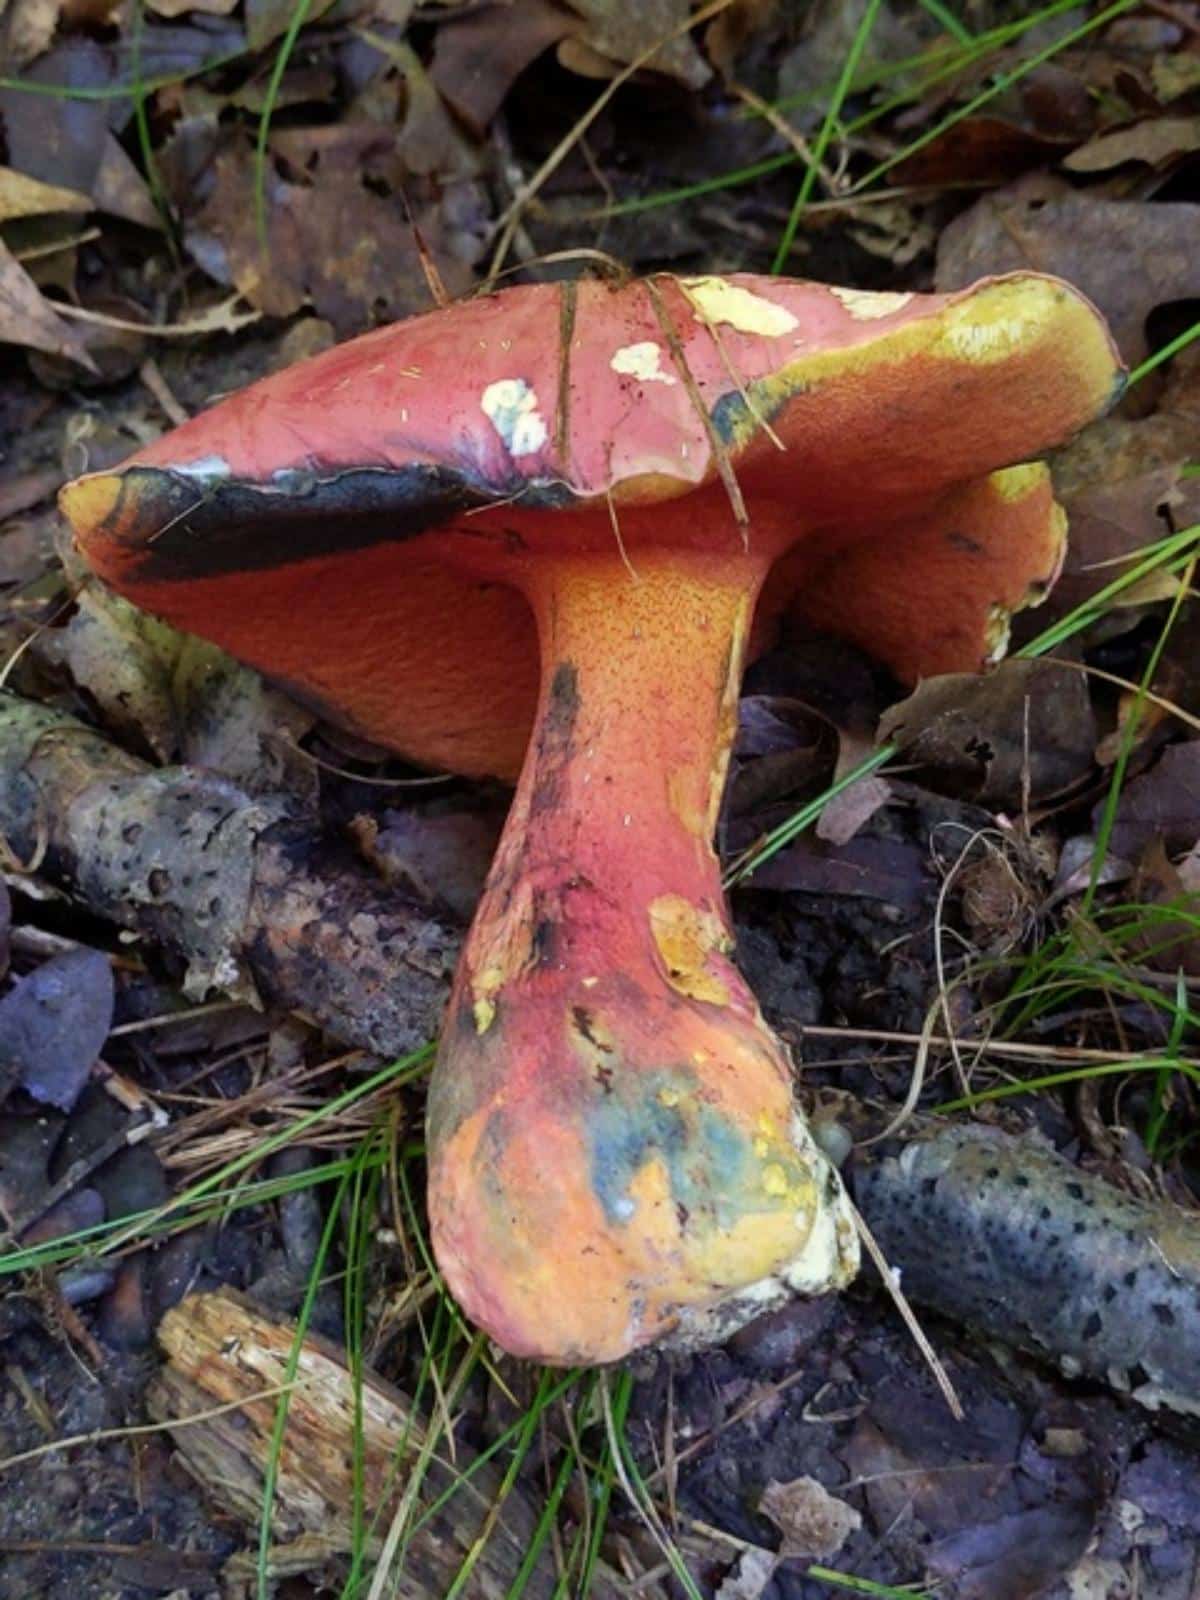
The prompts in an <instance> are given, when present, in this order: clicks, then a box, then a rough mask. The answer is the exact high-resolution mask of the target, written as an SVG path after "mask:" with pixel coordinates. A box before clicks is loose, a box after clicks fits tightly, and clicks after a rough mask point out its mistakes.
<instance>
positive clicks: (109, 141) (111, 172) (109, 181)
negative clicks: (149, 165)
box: [91, 133, 163, 228]
mask: <svg viewBox="0 0 1200 1600" xmlns="http://www.w3.org/2000/svg"><path fill="white" fill-rule="evenodd" d="M91 194H92V199H93V200H94V201H95V203H96V209H97V210H98V211H106V212H107V213H108V215H109V216H111V217H124V218H125V220H126V222H136V223H139V224H140V225H141V226H142V227H143V228H161V227H162V225H163V223H162V218H161V217H160V216H159V214H158V208H157V207H156V206H155V204H154V198H153V196H152V195H151V193H150V186H149V185H148V184H147V182H146V180H145V178H143V177H142V175H141V173H140V172H139V171H138V169H137V167H135V166H134V164H133V162H132V161H131V160H130V158H129V156H128V155H127V154H126V153H125V148H124V146H123V145H122V144H121V141H120V140H119V139H118V138H117V136H116V134H115V133H110V134H109V135H108V136H107V138H106V139H105V142H104V152H103V154H102V155H101V157H100V165H99V167H97V169H96V176H95V178H94V179H93V180H92V189H91Z"/></svg>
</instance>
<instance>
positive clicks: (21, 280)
mask: <svg viewBox="0 0 1200 1600" xmlns="http://www.w3.org/2000/svg"><path fill="white" fill-rule="evenodd" d="M0 344H16V345H21V346H22V347H23V348H24V349H26V350H44V351H45V352H46V354H47V355H53V356H66V357H67V358H68V359H69V360H71V361H75V362H77V363H78V364H79V365H80V366H81V367H84V368H85V369H86V370H87V371H88V372H94V371H95V370H96V368H95V363H94V362H93V361H92V359H91V357H90V356H89V355H88V353H87V351H86V350H85V349H84V348H83V344H82V342H81V341H80V339H79V338H78V337H77V336H76V334H75V333H74V331H73V330H72V329H71V328H69V327H67V325H66V324H65V323H64V322H62V321H61V320H60V319H59V317H58V316H57V314H56V312H55V310H53V309H52V308H51V305H50V302H49V301H48V300H46V299H45V298H44V296H43V295H42V292H41V290H40V289H39V288H38V286H37V284H36V283H34V281H33V279H32V278H31V277H30V276H29V274H28V273H27V272H26V271H25V268H24V267H23V266H22V265H21V263H20V262H19V261H18V260H17V258H16V257H15V256H14V255H13V253H12V251H11V250H10V249H9V248H8V246H7V245H6V244H5V243H4V241H3V239H0Z"/></svg>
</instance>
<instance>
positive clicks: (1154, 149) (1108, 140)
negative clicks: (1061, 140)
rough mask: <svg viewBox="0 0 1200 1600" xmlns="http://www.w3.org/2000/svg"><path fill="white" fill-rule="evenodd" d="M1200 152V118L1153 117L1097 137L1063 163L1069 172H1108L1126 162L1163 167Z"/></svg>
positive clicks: (1073, 152)
mask: <svg viewBox="0 0 1200 1600" xmlns="http://www.w3.org/2000/svg"><path fill="white" fill-rule="evenodd" d="M1195 150H1200V117H1151V118H1149V119H1148V120H1147V121H1145V122H1135V123H1134V124H1133V125H1132V127H1128V128H1114V129H1113V130H1112V131H1111V132H1108V133H1101V134H1097V136H1096V137H1095V138H1094V139H1089V140H1088V142H1087V143H1086V144H1082V145H1080V146H1079V148H1078V150H1072V152H1071V154H1070V155H1069V156H1067V157H1066V158H1065V159H1064V160H1063V163H1062V164H1063V166H1064V167H1066V169H1067V170H1068V172H1107V171H1108V170H1109V169H1110V168H1111V167H1119V166H1121V165H1122V163H1123V162H1126V161H1140V162H1143V163H1144V164H1145V165H1147V166H1151V167H1161V166H1165V165H1167V164H1168V163H1169V162H1172V161H1175V160H1177V159H1178V158H1179V157H1180V156H1185V155H1191V154H1192V152H1193V151H1195Z"/></svg>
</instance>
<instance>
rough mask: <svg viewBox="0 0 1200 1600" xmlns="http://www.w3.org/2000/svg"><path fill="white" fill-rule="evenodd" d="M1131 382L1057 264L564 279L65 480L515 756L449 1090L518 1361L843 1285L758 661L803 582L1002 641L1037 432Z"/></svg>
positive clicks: (968, 646)
mask: <svg viewBox="0 0 1200 1600" xmlns="http://www.w3.org/2000/svg"><path fill="white" fill-rule="evenodd" d="M1120 381H1121V370H1120V367H1119V364H1118V361H1117V357H1116V355H1115V353H1114V349H1113V346H1112V343H1111V340H1110V339H1109V337H1108V335H1107V332H1106V330H1105V328H1104V325H1103V323H1102V321H1101V319H1100V317H1099V315H1098V314H1097V313H1096V311H1095V310H1094V309H1093V308H1092V307H1091V306H1090V305H1089V304H1088V302H1087V301H1086V300H1084V299H1083V298H1082V296H1080V295H1079V294H1078V293H1077V292H1076V291H1074V290H1073V289H1071V288H1070V287H1069V286H1067V285H1066V284H1064V283H1061V282H1059V281H1057V280H1055V279H1050V278H1045V277H1040V276H1035V275H1031V274H1020V275H1014V276H1011V277H1007V278H1001V279H995V280H988V281H985V282H983V283H980V284H978V285H976V286H975V287H973V288H971V289H968V290H964V291H963V292H961V293H957V294H952V295H916V294H865V293H860V292H859V291H856V290H845V289H834V288H828V287H826V286H824V285H820V284H813V283H802V282H790V281H787V280H784V279H771V278H761V277H753V276H749V275H736V276H731V277H711V276H710V277H694V278H674V277H667V276H661V277H656V278H652V279H648V280H645V281H641V282H629V283H626V284H624V285H622V286H620V287H612V286H609V285H606V284H603V283H600V282H588V281H585V282H579V283H569V284H539V285H534V286H531V287H517V288H512V289H508V290H506V291H504V292H502V293H499V294H495V295H492V296H487V297H480V298H477V299H474V300H470V301H466V302H463V303H459V304H456V305H453V306H450V307H448V308H446V309H442V310H438V311H434V312H431V313H429V314H428V315H426V316H421V317H417V318H415V319H413V320H411V321H408V322H404V323H401V324H398V325H396V326H394V327H388V328H384V329H382V330H379V331H377V332H375V333H371V334H368V335H366V336H365V337H363V338H360V339H356V340H354V341H353V342H351V343H349V344H346V345H343V346H341V347H338V348H335V349H333V350H330V351H327V352H326V353H324V354H322V355H319V356H317V357H316V358H314V359H313V360H310V361H307V362H304V363H303V364H301V365H300V366H297V367H294V368H292V369H290V370H288V371H285V372H282V373H280V374H277V375H276V376H274V377H271V378H269V379H267V380H266V381H265V382H262V383H259V384H256V385H254V386H253V387H251V388H250V389H247V390H246V391H244V392H242V393H240V394H236V395H234V396H233V397H232V398H230V399H227V400H225V401H224V402H223V403H221V404H220V405H218V406H216V407H214V408H213V409H212V410H211V411H209V412H206V413H204V414H202V415H200V416H198V417H196V418H195V419H194V420H192V421H190V422H188V423H186V424H185V425H184V426H183V427H180V428H178V429H176V430H175V432H173V433H171V434H168V435H167V436H165V437H164V438H162V439H161V440H159V441H157V442H156V443H154V444H152V445H150V446H149V447H147V448H146V449H143V450H141V451H139V452H138V454H137V455H135V456H134V457H132V458H131V459H130V460H129V461H128V462H126V463H125V464H124V465H123V466H122V467H120V468H118V469H116V470H113V471H109V472H101V473H96V474H93V475H91V476H89V477H86V478H83V479H81V480H79V481H77V482H76V483H74V484H72V485H70V486H68V488H67V489H66V490H65V491H64V493H63V499H62V504H63V508H64V510H65V512H66V514H67V516H68V518H69V519H70V521H71V522H72V524H73V525H74V528H75V531H76V534H77V536H78V538H79V541H80V543H81V545H82V547H83V549H84V551H85V553H86V555H87V557H88V559H89V561H90V562H91V564H92V566H93V567H94V568H95V570H96V571H97V572H98V573H99V574H100V575H101V576H102V577H103V578H104V579H106V580H107V581H108V582H109V583H110V584H111V585H112V586H113V587H114V588H116V589H118V590H120V591H121V592H122V593H124V594H125V595H127V596H129V597H130V598H131V599H133V600H134V601H136V602H137V603H138V604H140V605H142V606H144V607H146V608H147V609H149V610H151V611H154V612H157V613H158V614H159V615H161V616H164V617H167V618H168V619H170V620H171V621H172V622H174V623H176V624H177V625H179V626H180V627H182V628H186V629H190V630H192V631H194V632H198V633H202V634H204V635H205V636H207V637H208V638H211V639H214V640H216V641H217V642H218V643H220V644H222V645H224V646H225V647H226V648H227V649H228V650H230V651H231V652H233V653H234V654H235V655H237V656H239V657H241V658H242V659H243V660H245V661H248V662H250V663H252V664H253V665H254V666H256V667H258V668H260V669H261V670H262V671H263V672H265V673H267V674H268V675H270V676H271V677H272V678H274V679H275V680H276V681H278V682H281V683H283V684H284V685H285V686H287V687H290V688H291V689H292V690H293V691H294V692H295V693H296V694H297V695H299V696H300V697H302V698H303V699H305V700H306V701H308V702H309V703H310V704H313V705H315V706H317V707H318V708H320V709H322V710H324V711H325V712H326V713H327V714H328V715H330V716H331V717H333V718H336V719H338V720H340V721H341V722H342V723H344V724H346V725H348V726H349V727H351V728H353V729H355V730H358V731H359V732H361V733H363V734H365V735H367V736H368V737H370V738H372V739H374V740H376V741H379V742H381V743H384V744H386V745H388V746H391V747H393V748H395V749H397V750H399V751H402V752H404V753H405V754H407V755H408V756H410V757H411V758H413V759H415V760H417V761H420V762H425V763H429V764H431V765H435V766H441V767H447V768H450V769H452V770H454V771H457V772H461V773H466V774H473V775H481V774H492V775H496V776H500V777H504V778H509V779H511V778H514V777H517V775H518V773H519V779H518V781H517V787H516V794H515V797H514V799H513V803H512V808H511V811H510V814H509V818H508V822H507V825H506V827H505V831H504V834H503V837H502V839H501V842H500V845H499V848H498V851H497V854H496V858H495V863H494V865H493V868H492V872H491V875H490V878H489V880H488V884H487V887H486V890H485V892H484V895H483V898H482V901H481V903H480V905H479V908H478V912H477V915H476V917H475V921H474V924H473V926H472V928H471V931H470V934H469V936H468V938H467V941H466V945H465V948H464V951H463V955H462V960H461V963H460V966H459V970H458V974H457V978H456V981H455V984H454V988H453V993H452V997H451V1000H450V1005H449V1010H448V1014H447V1017H446V1022H445V1027H444V1030H443V1034H442V1039H441V1045H440V1049H439V1052H438V1061H437V1067H436V1070H435V1073H434V1078H433V1082H432V1085H431V1088H430V1095H429V1112H428V1161H429V1212H430V1220H431V1226H432V1234H433V1241H434V1246H435V1249H436V1253H437V1258H438V1261H439V1263H440V1265H441V1268H442V1271H443V1272H444V1274H445V1277H446V1280H447V1282H448V1284H449V1286H450V1288H451V1289H452V1290H453V1292H454V1294H455V1295H456V1296H457V1298H458V1300H459V1302H460V1304H461V1305H462V1306H463V1308H464V1310H465V1311H466V1312H467V1313H468V1315H469V1316H471V1317H472V1318H473V1319H474V1320H475V1321H476V1322H477V1323H478V1324H479V1325H480V1326H482V1327H483V1328H484V1329H486V1330H487V1332H488V1333H489V1334H491V1335H492V1337H493V1338H494V1339H495V1340H496V1341H497V1342H498V1343H499V1344H500V1345H502V1346H503V1347H504V1348H505V1349H507V1350H509V1351H511V1352H513V1353H514V1354H517V1355H521V1356H528V1357H536V1358H538V1359H540V1360H543V1361H548V1362H557V1363H577V1362H578V1363H597V1362H609V1361H614V1360H617V1359H618V1358H620V1357H622V1356H625V1355H626V1354H628V1353H629V1352H630V1351H631V1350H634V1349H636V1348H637V1347H639V1346H642V1345H645V1344H648V1343H654V1342H657V1343H671V1342H674V1343H675V1344H677V1345H681V1346H688V1345H695V1344H699V1343H703V1342H708V1341H711V1340H713V1339H715V1338H719V1337H722V1336H723V1335H725V1334H726V1333H728V1332H731V1331H732V1330H733V1329H734V1328H736V1327H737V1326H738V1325H739V1324H740V1323H741V1322H743V1321H745V1320H747V1319H748V1318H749V1317H750V1316H753V1315H755V1314H757V1312H759V1311H760V1310H764V1309H766V1308H768V1307H770V1306H771V1305H773V1304H776V1303H778V1302H779V1300H780V1299H781V1298H783V1297H786V1296H787V1295H788V1294H790V1293H791V1292H793V1291H805V1292H819V1291H823V1290H827V1289H830V1288H833V1287H837V1286H840V1285H842V1284H844V1283H845V1282H846V1281H847V1280H848V1279H849V1278H850V1276H851V1275H852V1273H853V1271H854V1269H855V1265H856V1258H857V1246H856V1241H855V1234H854V1229H853V1226H852V1222H851V1216H850V1211H849V1207H848V1204H847V1202H846V1200H845V1197H844V1195H843V1192H842V1189H841V1185H840V1182H839V1179H838V1176H837V1173H836V1171H835V1170H834V1169H833V1168H832V1166H831V1165H830V1164H829V1163H828V1162H827V1160H826V1159H825V1157H824V1156H823V1155H822V1154H821V1152H820V1151H819V1150H818V1148H817V1147H816V1145H815V1144H814V1142H813V1139H812V1137H811V1135H810V1133H809V1132H808V1130H807V1128H806V1126H805V1123H804V1121H803V1119H802V1117H801V1116H800V1114H799V1112H798V1110H797V1106H796V1102H795V1099H794V1094H793V1077H792V1067H791V1063H790V1061H789V1058H788V1055H787V1052H786V1050H785V1048H784V1047H783V1045H782V1044H781V1043H780V1042H779V1040H778V1039H777V1038H776V1037H775V1036H774V1035H773V1034H772V1033H771V1031H770V1030H769V1029H768V1028H767V1026H766V1024H765V1023H764V1021H763V1018H762V1015H761V1013H760V1012H759V1009H758V1006H757V1005H756V1003H755V1000H754V996H753V994H752V993H751V992H750V990H749V988H748V986H747V984H746V982H745V980H744V979H743V978H742V976H741V974H740V973H739V971H738V969H737V967H736V966H735V964H734V960H733V937H732V934H731V931H730V926H729V921H728V914H727V909H726V906H725V901H724V896H723V893H722V888H721V879H720V873H719V869H718V863H717V859H716V855H715V852H714V849H713V833H714V824H715V821H716V817H717V809H718V806H719V804H720V799H721V790H722V784H723V780H724V777H725V771H726V766H727V762H728V757H729V750H730V742H731V736H732V733H733V730H734V725H735V722H736V718H737V696H738V686H739V682H740V679H741V675H742V669H743V665H744V662H745V659H746V655H747V650H748V648H750V647H751V646H752V641H753V647H754V648H758V646H759V645H760V644H761V643H762V642H764V641H765V640H766V639H768V638H769V636H770V632H771V627H772V625H773V623H774V622H775V621H776V620H777V619H778V617H779V616H780V615H781V614H782V613H783V612H784V611H785V610H786V609H788V608H791V607H795V608H797V609H799V610H801V611H803V612H806V613H807V614H809V615H811V616H814V617H815V618H816V620H818V621H819V622H820V623H821V624H822V625H823V626H825V627H831V628H834V629H837V630H840V631H841V632H844V633H845V634H847V635H848V636H850V637H851V638H853V639H855V640H857V641H858V642H859V643H860V644H862V645H864V646H866V647H867V648H868V649H869V650H872V651H874V652H875V654H877V655H878V656H880V657H881V658H882V659H884V660H886V661H887V662H888V663H889V664H890V665H891V666H892V668H893V669H894V670H895V671H896V672H897V673H898V674H900V675H901V676H903V677H906V678H909V679H912V678H915V677H917V676H918V675H919V674H921V673H924V672H930V671H936V672H945V671H954V670H975V669H978V668H981V667H982V666H984V665H985V664H986V663H987V662H988V661H990V660H992V659H994V657H995V656H996V654H997V653H998V652H999V651H1000V650H1002V648H1003V643H1004V637H1005V627H1006V622H1007V618H1008V616H1009V614H1010V613H1011V612H1012V611H1013V610H1014V609H1016V608H1017V607H1018V606H1020V605H1022V604H1023V603H1025V602H1026V601H1027V600H1030V599H1033V598H1036V597H1037V596H1038V595H1040V594H1041V593H1043V592H1044V590H1045V588H1046V586H1047V585H1048V584H1049V583H1050V582H1051V581H1052V580H1053V577H1054V575H1055V573H1056V571H1057V568H1058V564H1059V560H1060V556H1061V550H1062V542H1063V533H1064V523H1063V518H1062V514H1061V512H1060V511H1059V510H1058V508H1057V507H1056V506H1055V504H1054V502H1053V499H1052V496H1051V492H1050V488H1049V481H1048V477H1047V475H1046V472H1045V469H1044V468H1043V467H1041V466H1039V465H1028V464H1021V463H1027V462H1028V459H1029V458H1030V457H1031V456H1034V455H1036V454H1038V453H1039V452H1041V451H1043V450H1045V449H1046V448H1048V447H1050V446H1053V445H1056V444H1059V443H1061V442H1062V441H1063V440H1065V439H1067V438H1068V437H1069V436H1070V435H1072V434H1073V433H1074V432H1075V431H1076V430H1077V429H1078V428H1080V427H1081V426H1082V425H1083V424H1084V423H1086V422H1087V421H1089V420H1090V419H1091V418H1093V417H1095V416H1096V415H1097V414H1099V413H1100V412H1101V411H1103V410H1104V408H1105V407H1106V406H1107V405H1108V404H1109V403H1110V401H1111V400H1112V399H1113V398H1114V396H1115V395H1116V394H1117V393H1118V392H1119V389H1120ZM1013 463H1018V464H1017V465H1013ZM998 469H1005V470H998ZM760 595H761V603H759V602H760ZM756 603H757V617H756ZM752 629H753V632H752ZM398 981H402V980H398Z"/></svg>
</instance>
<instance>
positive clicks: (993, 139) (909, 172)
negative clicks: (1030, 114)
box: [894, 113, 1073, 184]
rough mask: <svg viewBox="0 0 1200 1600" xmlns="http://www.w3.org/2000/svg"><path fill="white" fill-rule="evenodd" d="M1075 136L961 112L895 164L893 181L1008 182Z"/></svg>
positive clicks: (1049, 158) (1063, 147) (1055, 153)
mask: <svg viewBox="0 0 1200 1600" xmlns="http://www.w3.org/2000/svg"><path fill="white" fill-rule="evenodd" d="M1072 143H1073V140H1072V138H1071V136H1070V135H1069V134H1068V135H1066V136H1062V137H1059V136H1055V135H1053V134H1046V133H1041V132H1039V131H1038V130H1036V129H1034V128H1029V127H1025V126H1023V125H1022V124H1020V123H1016V122H1013V121H1011V120H1010V119H1009V118H1007V117H998V116H995V115H994V114H991V113H983V114H981V115H979V116H975V117H965V118H964V119H963V120H962V121H961V122H957V123H955V125H954V126H953V127H952V128H947V129H946V131H945V133H942V134H939V135H938V137H937V138H936V139H931V140H930V142H929V143H928V144H927V145H925V146H924V147H923V148H922V149H921V150H918V151H916V152H915V153H914V154H913V155H911V156H908V157H906V159H905V160H903V161H902V162H901V163H900V165H899V166H898V167H897V168H896V170H895V173H894V177H895V181H896V182H897V183H921V184H924V183H929V184H942V183H971V182H976V181H982V182H985V183H991V184H996V183H1009V182H1011V181H1012V180H1013V179H1014V178H1019V177H1020V176H1021V174H1022V173H1023V172H1028V171H1029V170H1030V168H1031V167H1038V166H1044V165H1045V164H1046V162H1048V161H1053V160H1054V159H1055V157H1056V156H1058V155H1059V153H1060V152H1061V151H1063V150H1066V149H1069V148H1070V147H1071V144H1072Z"/></svg>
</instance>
